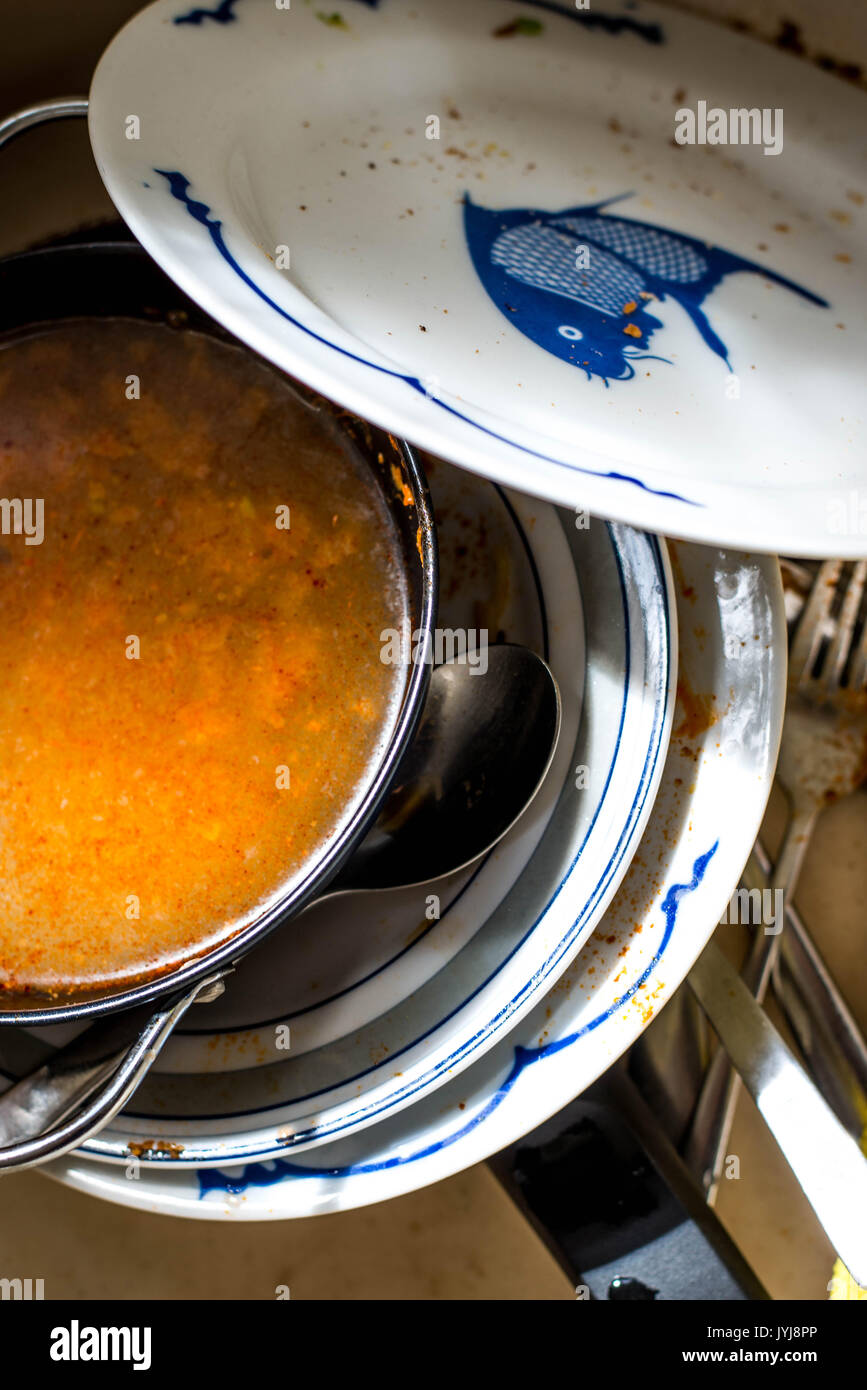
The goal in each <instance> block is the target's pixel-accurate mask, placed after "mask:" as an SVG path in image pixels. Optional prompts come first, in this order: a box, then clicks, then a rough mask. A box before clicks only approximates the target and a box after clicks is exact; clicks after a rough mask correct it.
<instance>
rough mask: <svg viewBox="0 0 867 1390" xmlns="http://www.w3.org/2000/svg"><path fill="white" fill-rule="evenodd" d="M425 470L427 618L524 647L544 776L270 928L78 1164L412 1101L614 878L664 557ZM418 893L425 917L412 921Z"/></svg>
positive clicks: (563, 941) (333, 1130) (300, 1144)
mask: <svg viewBox="0 0 867 1390" xmlns="http://www.w3.org/2000/svg"><path fill="white" fill-rule="evenodd" d="M429 472H430V476H431V485H432V492H433V498H434V508H435V512H436V514H437V518H438V530H439V536H440V548H441V608H440V615H439V619H438V621H439V623H440V625H441V626H444V627H452V628H468V627H469V628H479V627H483V628H485V629H487V631H488V633H489V640H491V641H494V640H497V639H498V638H499V637H500V636H501V635H502V636H503V637H505V638H506V639H507V640H512V641H520V642H524V643H527V644H528V645H530V646H532V647H534V648H536V649H537V650H539V652H540V654H542V655H544V656H546V658H547V660H548V661H549V663H550V665H551V667H552V670H553V671H554V673H555V675H556V677H557V680H558V683H559V685H560V690H561V695H562V699H563V707H564V710H563V728H562V733H561V739H560V745H559V747H558V751H557V754H556V757H555V760H554V763H553V764H552V768H551V771H550V773H549V776H548V778H547V779H546V782H545V785H544V786H543V788H542V790H541V791H540V793H539V796H538V797H537V798H536V800H535V801H534V803H533V805H532V806H531V807H530V809H529V810H528V812H527V813H526V814H525V816H524V817H523V818H522V820H521V821H520V823H519V824H518V825H517V826H516V827H515V829H514V830H513V832H512V833H511V834H510V835H509V836H508V837H507V838H506V839H505V840H504V841H503V842H502V843H501V845H499V846H498V847H497V849H496V851H495V852H494V853H493V854H492V855H490V856H489V857H488V859H487V860H486V861H485V862H483V863H482V864H481V865H479V866H475V867H473V868H472V869H470V870H469V871H466V872H464V873H463V874H461V875H458V876H455V877H453V878H452V879H450V880H444V881H441V882H439V883H437V884H433V885H430V886H428V887H425V888H422V889H418V888H416V889H407V890H405V891H401V892H399V893H386V894H363V895H353V897H351V898H346V899H342V900H340V901H338V902H335V903H331V904H327V903H323V904H322V905H321V906H320V907H318V908H316V909H314V910H311V912H310V913H309V914H306V915H305V916H304V917H303V918H299V919H297V920H296V921H294V922H292V923H288V924H287V925H286V927H285V928H284V929H283V930H282V931H280V932H278V933H275V934H274V935H273V936H272V937H271V938H270V939H269V940H268V941H266V942H264V943H263V944H262V946H261V947H259V948H257V950H256V951H255V952H253V953H251V955H250V956H249V957H248V958H247V959H245V960H244V961H243V962H242V964H241V966H240V967H239V969H238V972H237V975H236V977H235V978H233V979H232V981H230V983H229V985H228V988H227V990H226V994H225V996H224V997H223V999H221V1000H220V1001H218V1002H217V1003H216V1004H214V1005H209V1006H207V1008H201V1009H198V1010H196V1017H195V1018H194V1019H193V1018H188V1019H185V1020H184V1025H183V1028H182V1030H181V1031H180V1032H179V1034H178V1036H176V1037H174V1038H172V1039H171V1040H170V1042H169V1044H168V1045H167V1048H166V1051H165V1053H164V1054H163V1057H161V1058H160V1061H159V1064H158V1065H159V1068H160V1074H159V1075H151V1076H150V1077H148V1078H147V1080H146V1081H145V1083H144V1085H143V1086H142V1087H141V1088H140V1090H139V1091H138V1092H137V1094H136V1096H135V1097H134V1099H133V1102H132V1103H131V1105H130V1107H129V1111H128V1112H126V1113H124V1115H123V1116H121V1117H120V1118H118V1119H116V1120H115V1121H113V1123H112V1125H111V1127H110V1128H108V1129H107V1130H104V1131H103V1132H102V1133H101V1134H100V1135H99V1136H97V1137H96V1138H95V1139H94V1140H92V1141H91V1142H90V1143H89V1144H88V1145H87V1146H86V1150H85V1151H86V1152H87V1153H88V1154H92V1155H94V1156H98V1157H100V1158H104V1159H107V1160H109V1161H116V1162H117V1161H125V1160H126V1158H127V1156H128V1144H129V1143H130V1142H132V1143H134V1144H137V1145H140V1144H142V1143H143V1142H147V1141H148V1140H153V1141H161V1142H163V1143H168V1144H170V1145H172V1146H174V1145H180V1146H182V1152H180V1153H178V1154H177V1159H176V1161H177V1162H179V1163H182V1164H185V1165H193V1164H198V1163H207V1162H211V1163H214V1162H223V1161H226V1160H227V1159H231V1160H232V1161H236V1162H237V1161H240V1160H242V1159H245V1158H251V1157H254V1158H264V1157H268V1156H272V1155H274V1154H281V1153H282V1154H285V1153H286V1152H287V1151H288V1150H290V1149H293V1150H301V1149H304V1148H309V1147H311V1146H312V1145H315V1144H322V1143H324V1142H326V1141H327V1140H329V1139H333V1138H334V1137H335V1136H336V1135H344V1134H347V1133H351V1132H352V1131H353V1130H355V1129H359V1128H363V1127H365V1126H367V1125H370V1124H373V1123H374V1122H377V1121H381V1120H382V1119H383V1118H384V1117H385V1116H387V1115H390V1114H392V1113H394V1112H395V1111H396V1110H398V1109H400V1108H402V1107H404V1106H406V1105H409V1104H410V1103H412V1102H418V1100H419V1099H420V1098H421V1097H422V1096H424V1095H425V1094H427V1093H428V1092H429V1091H432V1090H434V1089H436V1088H437V1087H439V1086H441V1085H442V1084H444V1083H445V1082H446V1081H447V1080H448V1079H449V1078H450V1077H453V1076H455V1075H457V1074H458V1073H459V1072H460V1071H462V1070H463V1069H464V1068H465V1067H466V1066H467V1065H468V1064H469V1063H470V1062H472V1061H473V1060H475V1059H476V1058H478V1057H479V1056H481V1055H482V1053H483V1052H484V1051H486V1050H487V1049H488V1048H490V1047H492V1046H494V1045H495V1044H496V1041H497V1039H498V1038H500V1037H503V1036H504V1035H505V1034H506V1033H507V1032H508V1031H509V1029H510V1028H512V1027H513V1026H514V1025H515V1023H516V1022H517V1021H518V1020H519V1019H520V1018H521V1017H522V1016H523V1015H524V1014H525V1013H527V1012H528V1011H529V1010H530V1009H532V1007H533V1005H534V1003H536V1002H538V1000H539V999H541V998H543V997H544V995H545V993H546V992H547V990H548V989H549V988H550V987H551V985H552V984H553V983H554V981H555V980H556V979H557V978H558V976H559V975H560V974H561V973H562V971H563V970H565V969H566V967H567V966H568V964H569V962H570V960H571V959H572V957H573V956H574V955H575V954H576V953H577V951H578V950H579V949H580V948H581V946H582V945H583V943H584V942H585V941H586V940H587V938H588V936H589V935H590V934H591V932H592V931H593V928H594V926H595V925H596V923H597V922H598V920H599V918H600V917H601V915H602V913H603V912H604V910H605V908H606V906H607V904H608V902H609V901H610V900H611V898H612V896H613V894H614V892H615V891H616V888H617V885H618V884H619V882H620V881H621V879H622V877H623V874H624V873H625V872H626V869H627V867H628V865H629V862H630V859H631V857H632V854H633V852H634V850H635V847H636V845H637V844H638V842H639V839H640V837H641V834H642V831H643V828H644V826H645V824H646V822H647V818H648V816H649V814H650V811H651V808H652V806H653V801H654V797H655V793H656V788H657V786H658V783H659V778H660V776H661V773H662V768H663V765H664V761H665V753H666V749H667V746H668V738H669V735H670V730H671V719H672V714H673V707H674V690H675V673H676V669H677V666H676V645H677V643H676V625H675V623H674V598H673V593H672V591H671V589H670V572H669V570H668V565H667V560H666V558H665V553H664V549H663V548H662V547H660V546H659V545H658V544H657V542H656V541H655V540H654V538H653V537H648V536H645V535H643V534H640V533H638V532H635V531H632V530H630V529H629V528H627V527H616V526H613V527H609V526H606V525H605V524H604V523H601V522H594V523H593V524H592V526H591V527H590V528H589V529H588V530H583V529H582V530H579V529H577V528H576V526H575V524H574V518H573V517H571V516H569V515H568V514H563V515H558V514H557V513H556V512H555V510H554V509H553V508H552V507H550V506H548V505H547V504H545V503H539V502H533V501H531V500H530V499H528V498H526V497H519V496H517V495H512V496H505V495H503V494H502V493H501V492H499V490H498V489H496V488H495V487H492V486H491V484H490V483H488V482H486V481H484V480H482V479H479V478H476V477H473V476H472V475H471V474H468V473H464V472H461V471H460V470H458V469H455V468H452V467H450V466H449V465H447V464H444V463H442V462H438V461H431V463H430V465H429ZM579 585H580V589H579ZM582 597H583V603H582ZM582 607H583V618H582ZM585 630H586V672H585V649H584V648H585V641H584V639H583V637H582V634H583V633H584V632H585ZM582 701H583V708H582ZM579 721H580V727H579ZM583 767H586V768H587V769H588V777H589V785H588V786H586V787H582V788H581V789H580V790H579V788H578V787H577V786H576V780H577V779H576V768H583ZM581 780H582V782H583V781H585V780H586V779H585V778H584V777H583V776H582V777H581ZM431 893H436V894H437V895H438V896H439V899H440V916H439V919H438V920H429V919H428V918H427V916H426V911H427V907H428V904H429V900H430V899H429V895H430V894H431ZM287 1026H288V1030H289V1031H288V1037H287V1034H286V1028H287ZM8 1032H9V1030H7V1033H8ZM62 1041H64V1038H63V1036H61V1034H60V1030H58V1029H56V1028H52V1029H42V1030H31V1031H30V1032H24V1031H23V1030H13V1031H12V1032H11V1033H9V1036H8V1037H6V1036H5V1035H4V1037H3V1038H0V1064H2V1065H3V1068H4V1070H5V1071H6V1074H7V1075H12V1074H21V1073H22V1072H24V1071H25V1070H29V1069H31V1068H32V1067H33V1066H35V1065H36V1064H38V1062H39V1060H40V1059H41V1055H43V1054H44V1051H45V1049H46V1048H47V1047H50V1046H53V1045H56V1044H57V1043H58V1042H62ZM287 1042H288V1043H289V1048H288V1050H284V1045H285V1044H286V1043H287ZM161 1152H162V1153H163V1154H165V1152H166V1150H162V1151H161ZM174 1152H175V1149H174V1148H171V1149H170V1150H169V1153H170V1154H171V1153H174ZM153 1161H165V1160H164V1159H163V1160H160V1159H159V1158H156V1159H154V1160H153Z"/></svg>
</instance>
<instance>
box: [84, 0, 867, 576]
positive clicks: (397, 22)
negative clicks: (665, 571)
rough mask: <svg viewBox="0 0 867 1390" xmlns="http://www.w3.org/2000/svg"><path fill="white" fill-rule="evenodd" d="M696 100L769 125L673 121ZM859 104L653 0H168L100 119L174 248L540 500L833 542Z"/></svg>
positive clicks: (287, 346)
mask: <svg viewBox="0 0 867 1390" xmlns="http://www.w3.org/2000/svg"><path fill="white" fill-rule="evenodd" d="M516 23H517V30H515V25H516ZM510 26H511V27H512V32H509V30H510ZM503 29H505V30H506V33H505V34H503V33H500V35H499V36H498V31H502V30H503ZM700 102H705V103H706V105H707V107H708V108H710V109H711V110H715V109H719V110H722V111H724V112H728V111H729V110H731V109H732V108H745V109H752V108H755V109H756V110H757V111H759V112H761V111H763V110H767V112H768V125H767V129H766V136H767V138H766V139H765V136H764V135H763V136H762V141H763V143H759V144H738V145H732V144H709V143H704V144H699V143H696V144H683V145H681V144H678V143H676V141H675V139H674V136H675V128H676V116H675V113H676V112H677V111H679V110H684V111H686V110H692V111H693V113H694V115H695V117H696V120H698V104H699V103H700ZM777 111H780V112H782V118H780V117H777V116H775V114H774V113H775V112H777ZM865 112H867V106H865V99H864V94H863V93H862V92H860V91H858V90H856V89H855V88H853V87H851V86H847V85H846V84H844V83H842V82H839V81H837V80H835V79H833V78H831V77H829V76H827V75H825V74H823V73H821V72H819V71H818V70H817V69H815V68H814V67H812V66H809V65H807V64H805V63H801V62H798V61H797V60H795V59H793V58H791V57H789V56H788V55H784V54H782V53H780V52H778V51H776V50H774V49H772V48H770V47H768V46H766V45H762V44H759V43H756V42H754V41H752V40H750V39H748V38H745V37H743V36H739V35H736V34H734V33H732V32H730V31H727V30H723V29H721V28H715V27H713V26H710V25H708V24H707V23H705V22H703V21H700V20H695V19H692V18H690V17H688V16H686V15H682V14H678V13H675V12H673V11H671V10H669V9H661V8H657V7H654V6H643V5H637V4H632V3H629V4H626V3H623V4H618V3H617V2H616V0H594V3H593V5H592V6H591V7H588V8H587V9H578V8H577V7H576V6H575V5H574V4H573V3H572V2H571V0H519V2H518V3H512V0H474V3H472V4H467V3H466V0H435V2H434V0H428V3H424V4H421V3H419V0H328V3H327V4H323V5H321V6H320V5H315V4H309V5H308V4H304V3H301V0H296V3H295V4H293V5H292V6H291V7H290V8H285V9H283V8H278V7H277V6H276V5H275V4H274V3H273V0H222V3H219V4H218V3H217V0H205V3H204V4H203V5H201V6H197V7H196V8H195V9H190V6H189V5H188V3H187V0H159V3H157V4H155V5H153V6H151V7H150V8H149V9H147V10H145V11H143V12H142V13H141V14H139V15H137V16H136V17H135V18H134V19H133V20H132V21H131V22H130V24H128V25H127V27H126V28H125V29H123V30H122V31H121V33H120V34H119V35H118V36H117V37H116V38H115V40H114V41H113V43H112V44H111V45H110V47H109V49H108V50H107V52H106V53H105V55H104V57H103V58H102V61H101V62H100V64H99V67H98V69H97V72H96V75H95V78H94V81H93V87H92V91H91V108H90V133H91V140H92V143H93V148H94V152H95V155H96V159H97V163H98V165H99V168H100V172H101V174H102V176H103V178H104V180H105V183H106V186H107V188H108V191H109V193H110V194H111V196H112V198H113V200H114V202H115V204H116V205H117V207H118V209H119V211H120V212H121V214H122V215H123V217H124V218H125V219H126V221H127V222H128V223H129V225H130V226H131V228H132V230H133V231H134V232H135V234H136V235H137V236H138V237H139V239H140V240H141V241H142V243H143V244H144V245H145V246H146V247H147V249H148V250H149V251H150V252H151V254H152V255H153V256H154V257H155V259H156V260H157V261H158V262H159V263H160V265H162V266H163V268H164V269H165V270H166V271H167V272H168V273H169V274H170V275H171V276H172V277H173V278H174V279H175V280H176V281H177V282H178V283H179V284H180V285H181V286H182V287H183V288H184V289H185V290H186V291H187V292H188V293H189V294H190V295H191V296H192V297H193V299H195V300H196V301H198V303H200V304H201V305H203V306H204V308H205V309H207V310H208V311H209V312H210V313H211V314H213V316H214V317H215V318H217V319H218V320H219V321H220V322H221V323H223V324H224V325H225V326H226V327H227V328H229V329H230V330H231V331H232V332H234V333H236V334H237V335H238V337H239V338H242V339H243V340H244V341H246V342H248V343H250V344H251V345H252V346H253V347H255V348H256V349H257V350H258V351H259V352H261V353H263V354H264V355H265V356H266V357H268V358H270V359H271V360H272V361H274V362H276V363H278V364H279V365H280V366H282V367H284V368H286V369H287V370H288V371H289V372H291V373H293V374H294V375H296V376H298V377H301V378H302V379H303V380H305V381H307V382H310V383H311V384H312V385H313V386H315V387H316V388H318V389H319V390H321V391H322V392H324V393H325V394H326V395H329V396H331V397H334V398H335V399H337V400H339V401H340V402H341V403H342V404H344V405H346V406H348V407H349V408H350V409H352V410H354V411H357V412H358V413H359V414H361V415H363V416H366V417H369V418H371V419H374V420H375V421H377V422H378V423H379V424H381V425H384V426H386V427H387V428H388V429H390V430H392V431H394V432H397V433H399V434H401V435H403V436H405V437H406V438H408V439H411V440H414V441H416V442H417V443H419V444H421V445H423V446H425V447H426V448H429V449H432V450H434V451H436V452H437V453H439V454H441V455H442V456H444V457H446V458H450V459H452V460H454V461H455V462H457V463H460V464H463V465H465V466H466V467H468V468H471V469H473V470H475V471H477V472H479V473H481V474H484V475H487V476H488V477H491V478H494V479H496V480H498V481H500V482H502V483H506V484H508V485H510V486H514V487H517V488H520V489H521V490H523V491H525V492H529V493H532V494H534V495H536V496H543V497H547V498H549V499H551V500H554V501H558V502H564V503H567V504H570V505H575V506H578V505H580V506H587V507H589V508H590V509H591V510H593V511H595V512H596V513H597V514H599V515H603V516H611V517H616V518H618V519H621V520H624V521H628V522H630V523H632V524H636V525H639V526H642V527H644V528H646V529H652V530H655V531H660V532H663V533H667V534H671V535H680V536H689V537H692V538H694V539H699V540H708V541H715V542H716V543H720V544H729V545H740V546H743V547H749V548H750V549H756V550H761V551H774V550H780V551H788V552H789V553H794V554H803V555H807V554H815V555H823V556H824V555H829V554H832V553H839V554H846V555H854V554H867V454H865V449H864V433H863V430H864V399H865V374H864V371H863V364H864V361H865V357H867V344H865V335H867V282H865V278H864V274H863V246H864V230H865V218H867V206H865V202H864V200H865V196H867V178H865V166H864V154H865V149H864V132H865V128H867V122H865ZM684 119H685V118H684ZM781 121H782V124H781V123H780V122H781ZM712 125H713V128H714V136H715V135H716V133H717V131H718V130H719V129H720V124H719V122H717V121H712ZM697 133H699V132H698V131H697ZM757 133H758V131H757ZM430 136H434V137H436V138H429V137H430ZM780 136H781V137H782V139H781V148H780V149H779V150H778V152H777V153H768V150H769V149H771V150H773V149H774V148H776V142H777V140H778V138H779V137H780ZM645 296H647V297H645Z"/></svg>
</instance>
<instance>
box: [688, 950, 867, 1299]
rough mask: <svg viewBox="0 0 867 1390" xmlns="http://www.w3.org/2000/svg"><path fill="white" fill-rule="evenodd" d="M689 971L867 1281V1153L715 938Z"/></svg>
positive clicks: (807, 1192)
mask: <svg viewBox="0 0 867 1390" xmlns="http://www.w3.org/2000/svg"><path fill="white" fill-rule="evenodd" d="M687 978H688V980H689V984H690V987H691V989H692V991H693V993H694V994H695V996H696V998H697V999H698V1001H699V1003H700V1004H701V1006H702V1008H703V1009H704V1011H705V1013H706V1014H707V1016H708V1018H709V1019H710V1021H711V1024H712V1025H713V1028H714V1030H715V1032H716V1033H717V1036H718V1037H719V1040H720V1042H721V1043H722V1046H723V1047H724V1048H725V1050H726V1052H727V1053H728V1056H729V1058H730V1059H731V1062H732V1065H733V1066H734V1067H735V1068H736V1069H737V1071H738V1072H739V1073H740V1076H741V1080H742V1081H743V1083H744V1085H745V1086H746V1088H747V1090H748V1091H749V1093H750V1095H751V1096H752V1098H753V1100H754V1101H755V1103H756V1105H757V1107H758V1109H759V1113H760V1114H761V1116H762V1118H763V1119H764V1121H765V1123H766V1124H767V1126H768V1128H769V1130H770V1131H771V1134H772V1135H773V1137H774V1139H775V1140H776V1142H777V1144H778V1146H779V1148H780V1150H781V1152H782V1154H783V1157H784V1158H785V1159H786V1162H787V1163H788V1165H789V1167H790V1168H791V1170H792V1172H793V1173H794V1175H795V1177H796V1178H797V1180H798V1183H799V1184H800V1186H801V1188H802V1190H803V1193H804V1196H805V1197H806V1198H807V1201H808V1202H809V1203H810V1206H811V1207H812V1208H813V1210H814V1212H815V1213H816V1216H817V1217H818V1218H819V1222H820V1223H821V1225H822V1227H823V1228H824V1230H825V1232H826V1234H827V1236H828V1239H829V1240H830V1242H831V1244H832V1245H833V1247H834V1249H835V1250H836V1251H837V1253H838V1255H839V1256H840V1259H841V1260H842V1261H843V1263H844V1264H845V1265H846V1268H847V1269H848V1270H849V1272H850V1273H851V1275H852V1277H853V1279H854V1280H855V1281H856V1283H859V1284H867V1159H865V1157H864V1155H863V1154H862V1153H861V1151H860V1149H859V1147H858V1145H857V1143H856V1142H855V1140H854V1139H853V1138H852V1136H851V1135H850V1134H847V1132H846V1130H845V1129H844V1128H843V1126H842V1125H841V1124H840V1121H839V1120H838V1119H837V1117H836V1115H835V1114H834V1112H833V1110H832V1109H831V1107H830V1106H829V1105H828V1103H827V1102H826V1101H825V1099H824V1098H823V1097H822V1095H821V1094H820V1093H819V1091H818V1090H817V1088H816V1087H815V1086H814V1085H813V1083H812V1081H811V1080H810V1079H809V1077H808V1076H807V1074H806V1072H805V1071H804V1070H803V1069H802V1067H801V1066H800V1065H799V1063H798V1062H797V1061H796V1059H795V1057H794V1055H793V1053H791V1052H790V1051H789V1048H788V1047H787V1046H786V1044H785V1043H784V1042H783V1039H782V1038H781V1037H780V1035H779V1033H778V1032H777V1030H776V1028H774V1026H773V1024H772V1023H771V1021H770V1019H769V1018H768V1017H767V1015H766V1014H765V1012H764V1010H763V1009H762V1008H761V1007H760V1005H759V1004H757V1003H756V1001H755V999H754V998H753V996H752V994H751V993H750V991H749V990H748V989H747V987H746V985H745V984H744V982H743V980H742V979H741V977H740V975H739V974H738V973H737V971H736V970H735V969H734V967H733V966H732V965H731V964H730V963H729V961H728V960H727V959H726V957H725V956H724V955H723V953H722V951H721V950H720V949H719V947H718V946H717V945H716V944H715V943H714V942H713V941H712V942H711V943H710V944H709V945H708V946H706V947H705V950H704V951H703V953H702V955H701V956H700V957H699V959H698V960H697V961H696V963H695V965H694V966H693V967H692V970H691V971H690V973H689V975H688V977H687Z"/></svg>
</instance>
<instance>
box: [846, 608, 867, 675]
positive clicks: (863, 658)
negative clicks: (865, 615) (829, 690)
mask: <svg viewBox="0 0 867 1390" xmlns="http://www.w3.org/2000/svg"><path fill="white" fill-rule="evenodd" d="M849 684H850V687H851V689H852V690H864V689H865V688H867V619H865V622H864V630H863V632H862V633H861V641H860V642H859V643H858V650H857V652H856V653H855V655H854V657H853V658H852V668H851V675H850V678H849Z"/></svg>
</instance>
